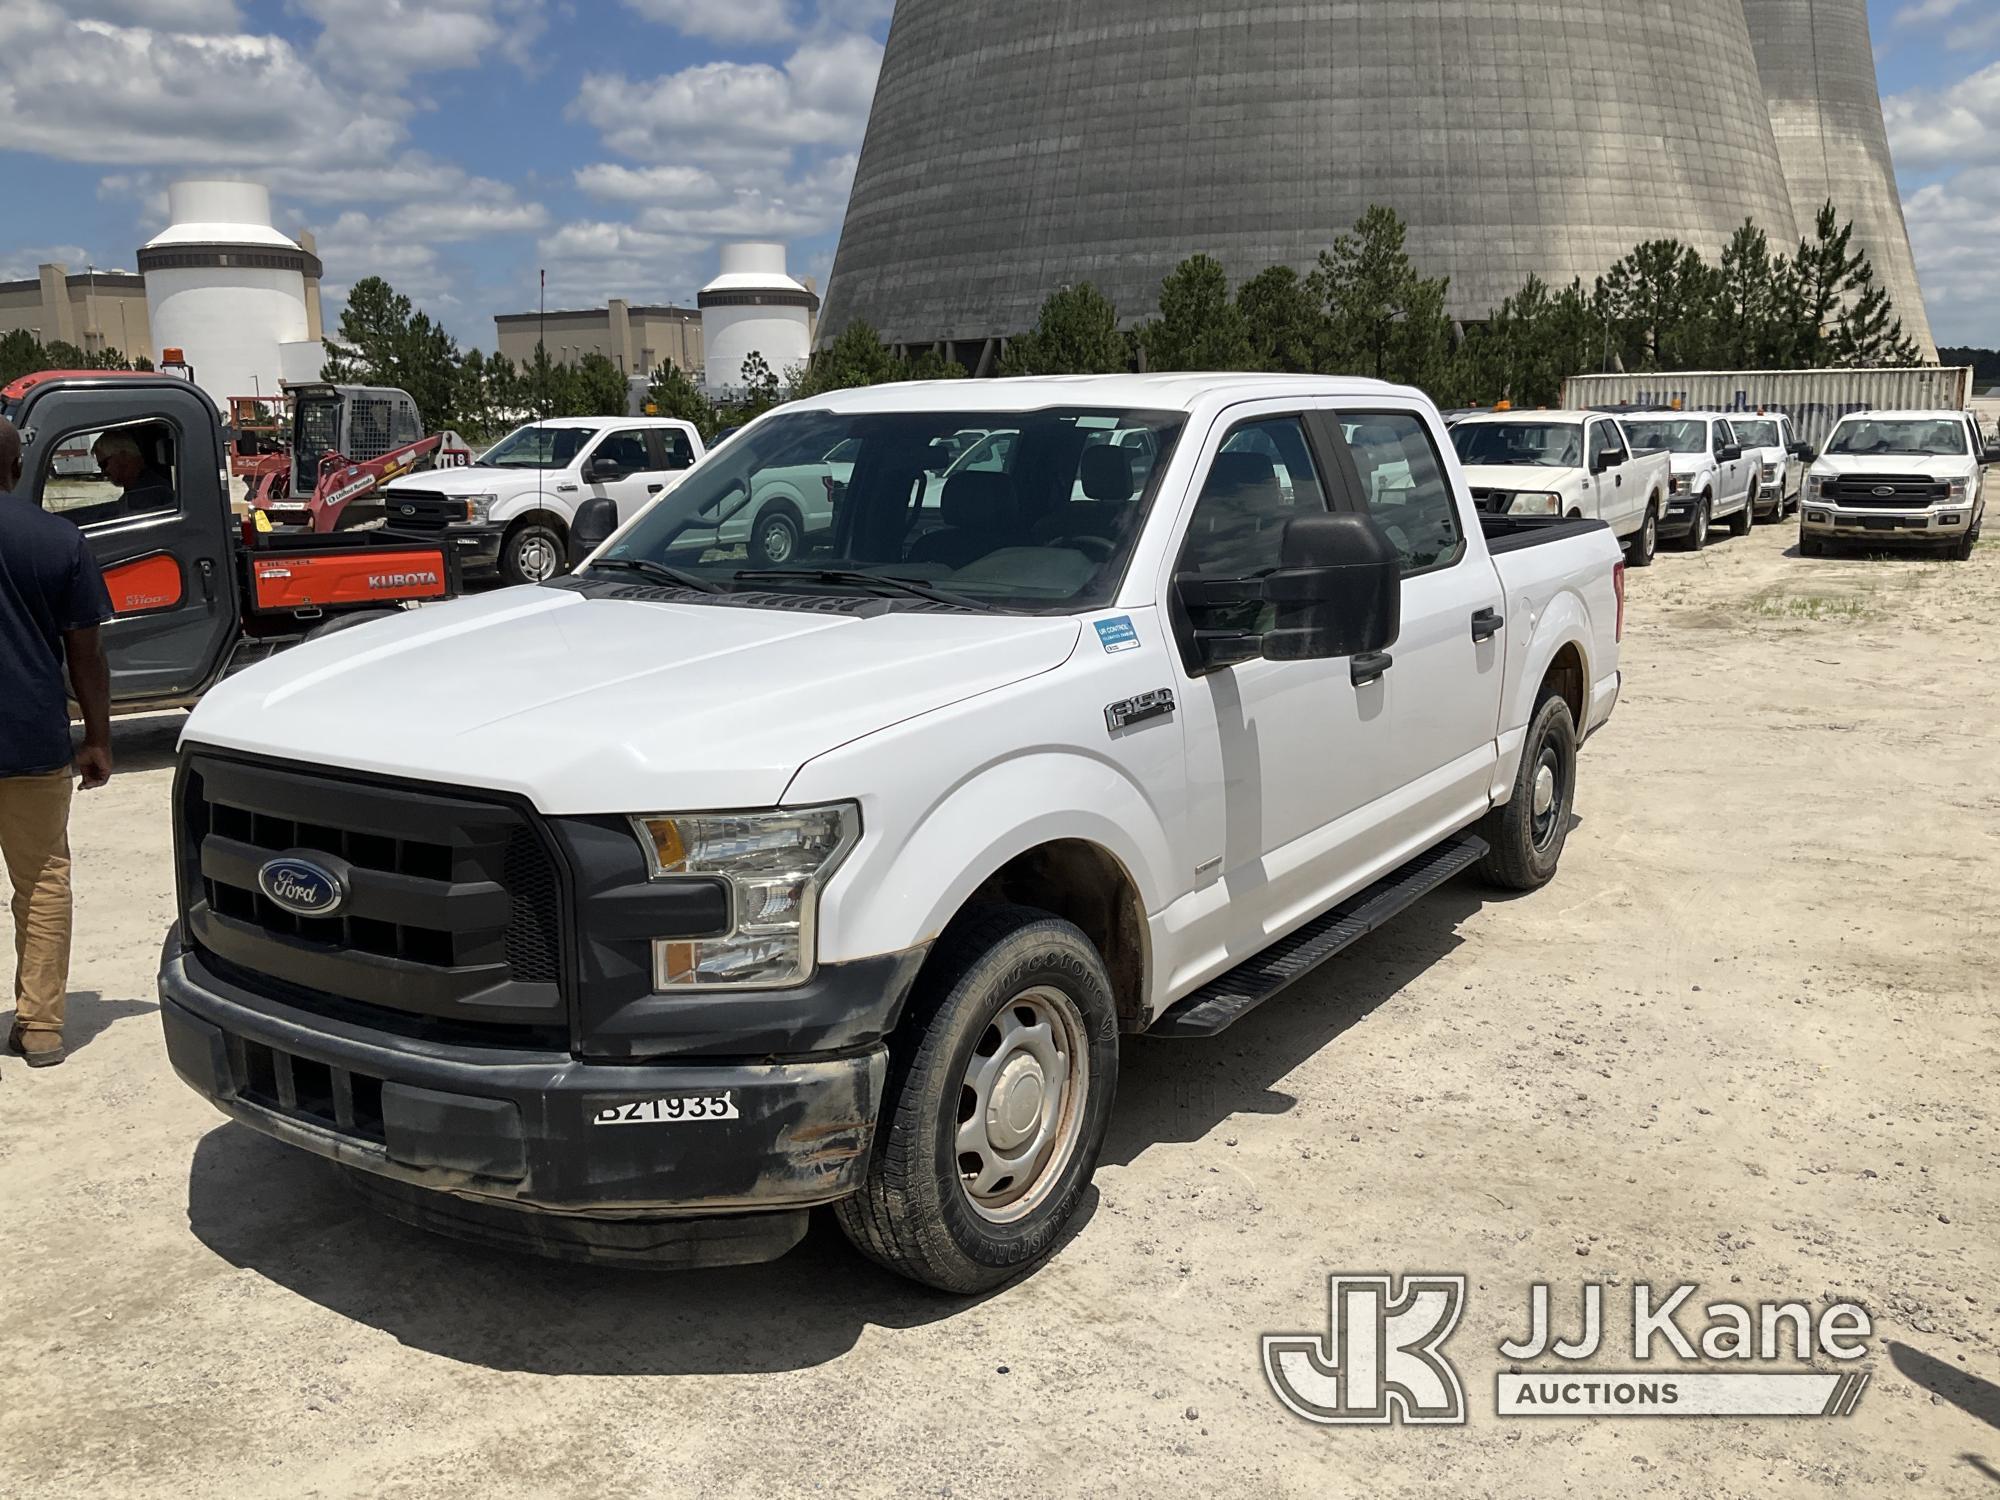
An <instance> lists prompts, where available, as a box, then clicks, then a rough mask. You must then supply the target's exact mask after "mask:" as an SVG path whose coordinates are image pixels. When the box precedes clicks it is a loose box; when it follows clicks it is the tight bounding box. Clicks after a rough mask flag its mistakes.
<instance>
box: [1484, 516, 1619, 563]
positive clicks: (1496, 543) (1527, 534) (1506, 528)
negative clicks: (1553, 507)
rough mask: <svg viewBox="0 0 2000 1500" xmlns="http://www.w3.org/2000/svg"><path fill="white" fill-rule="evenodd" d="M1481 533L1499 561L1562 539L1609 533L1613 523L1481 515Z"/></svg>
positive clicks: (1560, 518)
mask: <svg viewBox="0 0 2000 1500" xmlns="http://www.w3.org/2000/svg"><path fill="white" fill-rule="evenodd" d="M1479 529H1480V530H1481V531H1483V532H1485V533H1486V550H1487V551H1488V552H1491V553H1493V554H1494V555H1495V556H1496V557H1497V556H1499V555H1500V554H1501V553H1504V552H1519V551H1520V550H1521V549H1522V548H1523V547H1539V546H1541V545H1543V544H1544V543H1546V542H1553V541H1555V540H1557V539H1558V538H1560V537H1566V536H1585V535H1588V534H1589V533H1590V532H1593V531H1609V530H1610V529H1611V523H1610V522H1608V521H1581V520H1578V521H1572V520H1570V519H1568V518H1567V517H1565V516H1494V515H1487V514H1486V513H1484V512H1481V513H1480V517H1479Z"/></svg>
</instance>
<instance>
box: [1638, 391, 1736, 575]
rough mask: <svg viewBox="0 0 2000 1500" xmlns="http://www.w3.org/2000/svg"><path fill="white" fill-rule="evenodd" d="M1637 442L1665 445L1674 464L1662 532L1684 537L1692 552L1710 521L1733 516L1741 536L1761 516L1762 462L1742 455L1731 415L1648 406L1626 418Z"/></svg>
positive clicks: (1705, 535) (1704, 543)
mask: <svg viewBox="0 0 2000 1500" xmlns="http://www.w3.org/2000/svg"><path fill="white" fill-rule="evenodd" d="M1624 422H1625V431H1626V433H1627V434H1628V435H1629V436H1630V437H1631V439H1632V441H1633V442H1634V443H1637V444H1643V445H1644V446H1646V447H1648V448H1664V449H1666V450H1667V457H1668V459H1669V460H1670V461H1671V463H1672V465H1673V476H1672V479H1671V480H1670V481H1669V485H1668V498H1667V512H1666V514H1665V515H1664V516H1663V517H1662V518H1661V520H1660V535H1661V536H1664V537H1679V538H1683V539H1684V545H1685V546H1686V547H1687V549H1688V551H1690V552H1699V551H1701V549H1702V548H1703V547H1705V546H1707V545H1708V532H1709V527H1710V526H1711V525H1713V524H1714V523H1715V522H1717V521H1720V520H1722V519H1724V518H1725V517H1727V518H1728V520H1729V529H1730V531H1731V532H1732V533H1733V534H1735V535H1737V536H1744V535H1747V534H1748V533H1749V530H1750V528H1751V527H1752V526H1753V525H1755V524H1756V519H1757V493H1758V488H1759V483H1758V468H1757V464H1756V462H1755V461H1754V460H1752V459H1749V458H1747V457H1745V456H1744V453H1743V449H1742V446H1741V445H1740V444H1739V443H1738V442H1737V441H1736V433H1735V431H1734V430H1733V429H1732V428H1731V427H1730V425H1729V419H1728V418H1727V417H1721V416H1717V415H1715V414H1713V413H1709V412H1648V413H1645V414H1643V415H1638V416H1627V417H1625V418H1624Z"/></svg>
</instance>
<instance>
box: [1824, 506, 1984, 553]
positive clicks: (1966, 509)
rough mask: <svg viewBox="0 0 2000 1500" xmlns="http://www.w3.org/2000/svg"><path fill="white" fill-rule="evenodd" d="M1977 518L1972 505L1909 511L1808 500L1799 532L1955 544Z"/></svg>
mask: <svg viewBox="0 0 2000 1500" xmlns="http://www.w3.org/2000/svg"><path fill="white" fill-rule="evenodd" d="M1975 519H1976V514H1975V510H1974V506H1973V504H1971V503H1968V502H1965V501H1960V502H1959V503H1957V504H1955V505H1953V504H1945V505H1934V506H1929V507H1923V508H1914V509H1909V510H1877V509H1873V508H1865V509H1864V508H1861V507H1852V508H1848V509H1842V508H1841V507H1840V506H1838V505H1833V504H1830V503H1829V502H1827V501H1825V500H1807V501H1805V502H1804V503H1803V505H1802V506H1801V508H1800V511H1799V529H1800V530H1801V531H1802V532H1803V533H1804V534H1805V535H1807V536H1817V537H1833V538H1839V539H1841V540H1854V541H1869V542H1875V543H1879V544H1888V543H1891V542H1946V541H1957V540H1958V539H1959V538H1960V537H1962V536H1964V535H1965V533H1966V532H1967V531H1969V530H1970V529H1971V528H1972V526H1973V524H1974V521H1975Z"/></svg>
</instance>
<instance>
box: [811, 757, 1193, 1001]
mask: <svg viewBox="0 0 2000 1500" xmlns="http://www.w3.org/2000/svg"><path fill="white" fill-rule="evenodd" d="M893 801H894V799H892V798H890V797H883V796H876V797H870V798H864V799H863V800H862V813H861V819H862V828H863V830H864V831H863V837H862V842H861V847H860V848H858V849H856V851H855V854H854V857H852V858H850V859H849V861H848V862H847V864H846V865H844V866H843V867H842V868H841V870H840V873H839V874H838V875H837V876H836V877H835V879H834V881H833V883H832V884H831V885H830V886H829V887H828V889H827V892H826V896H825V898H824V900H823V901H822V903H821V908H820V912H821V920H820V957H821V959H822V960H823V961H826V962H836V961H840V960H843V959H847V958H852V957H859V956H862V955H866V954H877V953H893V952H898V951H900V950H902V949H905V948H911V947H915V946H917V945H918V944H920V943H928V942H930V941H932V940H934V939H935V938H936V937H937V935H938V933H939V932H941V931H942V930H943V929H944V927H945V924H946V923H948V922H949V921H950V920H951V919H952V917H953V916H954V915H955V914H956V913H957V912H958V911H959V909H960V908H961V907H963V906H964V905H965V903H966V901H967V900H968V899H969V898H970V897H971V895H972V893H973V892H974V891H976V890H977V889H978V888H979V887H980V886H981V885H982V884H984V883H985V882H986V881H987V880H988V879H990V878H991V877H992V875H993V874H994V873H995V872H996V871H997V870H999V869H1000V868H1001V867H1002V866H1003V865H1005V864H1006V863H1007V862H1008V861H1009V860H1011V859H1013V858H1014V857H1015V856H1017V855H1020V854H1025V853H1026V852H1027V851H1029V850H1030V849H1033V848H1036V847H1037V846H1039V845H1041V844H1046V843H1052V842H1055V841H1056V840H1059V839H1070V840H1080V841H1082V842H1085V843H1090V844H1094V845H1096V846H1097V847H1098V848H1100V849H1102V850H1103V851H1104V852H1105V853H1107V854H1109V855H1110V856H1111V858H1112V859H1114V860H1115V861H1117V863H1118V864H1119V865H1120V866H1121V867H1122V868H1123V869H1124V871H1125V873H1126V875H1127V877H1128V878H1129V879H1130V880H1131V882H1132V885H1133V887H1134V889H1135V890H1136V891H1137V892H1138V896H1139V901H1140V903H1141V905H1142V907H1143V908H1144V912H1148V913H1149V912H1154V911H1158V910H1159V909H1160V908H1161V907H1162V906H1163V905H1165V902H1166V892H1165V890H1164V880H1163V875H1164V872H1166V871H1167V870H1169V869H1171V868H1172V853H1171V846H1170V842H1169V838H1168V834H1167V830H1166V828H1165V827H1164V826H1163V824H1162V822H1161V817H1160V814H1159V813H1158V812H1157V811H1156V810H1155V809H1154V808H1153V807H1152V805H1151V804H1150V803H1149V802H1148V801H1147V799H1146V798H1145V796H1144V795H1143V794H1142V793H1141V791H1140V789H1139V787H1138V786H1137V784H1135V783H1134V782H1133V781H1132V780H1131V779H1129V778H1128V777H1127V776H1126V775H1124V774H1123V773H1122V772H1121V771H1120V770H1119V769H1118V768H1117V767H1115V766H1114V765H1112V764H1110V763H1109V762H1107V761H1104V760H1099V759H1095V758H1092V757H1090V756H1086V755H1080V754H1076V753H1073V752H1066V751H1056V750H1046V751H1039V752H1035V753H1031V754H1026V755H1020V756H1016V757H1014V758H1011V759H1008V760H1005V761H1002V762H999V763H997V764H994V765H990V766H988V767H986V768H984V769H982V770H980V771H978V772H975V773H974V774H973V775H971V776H970V777H968V778H967V779H965V780H963V781H961V782H959V783H958V784H957V785H956V786H954V787H952V788H951V789H950V790H949V791H948V792H946V793H945V794H944V795H943V796H942V797H940V798H938V799H937V800H935V801H934V802H933V803H932V804H931V805H930V806H928V807H926V808H924V809H922V810H921V811H918V812H915V813H914V814H912V813H910V812H904V813H902V814H901V815H900V816H899V815H898V812H897V810H896V808H895V807H894V806H893ZM1142 915H1143V913H1142ZM1142 925H1143V924H1142Z"/></svg>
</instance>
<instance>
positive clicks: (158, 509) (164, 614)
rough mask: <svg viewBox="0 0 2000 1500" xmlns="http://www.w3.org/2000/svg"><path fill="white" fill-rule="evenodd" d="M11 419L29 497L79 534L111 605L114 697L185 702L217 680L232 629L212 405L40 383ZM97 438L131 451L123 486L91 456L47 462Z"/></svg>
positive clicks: (136, 386) (171, 390)
mask: <svg viewBox="0 0 2000 1500" xmlns="http://www.w3.org/2000/svg"><path fill="white" fill-rule="evenodd" d="M21 419H22V422H23V424H24V426H25V429H26V431H27V433H28V434H30V435H31V437H30V442H29V444H28V449H27V452H26V454H25V462H24V465H23V468H24V472H25V474H26V476H27V483H28V484H30V485H32V486H33V488H32V490H31V492H30V493H31V494H32V496H33V498H34V499H35V500H36V501H37V502H38V503H39V504H40V505H41V506H42V508H43V509H44V510H49V511H54V512H56V513H57V514H59V515H63V516H66V517H67V518H68V519H69V520H71V521H73V522H75V523H76V524H77V526H78V527H79V528H80V529H81V530H82V532H83V534H84V538H85V540H86V541H87V542H88V544H89V546H90V552H91V556H93V557H94V558H95V559H96V560H97V565H98V567H99V568H100V569H102V570H103V573H104V581H105V585H106V587H107V588H108V589H109V590H110V593H111V602H112V605H113V607H114V608H115V609H116V610H117V615H116V617H115V618H114V619H112V620H111V621H110V622H109V623H108V624H107V625H105V627H104V632H103V639H104V647H105V655H106V657H107V658H108V659H109V661H110V665H111V699H112V702H113V704H114V705H117V706H119V707H130V706H134V705H137V704H141V703H155V702H158V703H172V702H177V701H181V700H185V699H189V698H192V697H194V696H196V695H197V694H199V693H200V692H201V691H202V690H203V689H204V688H206V687H207V686H208V685H209V684H210V683H212V682H213V681H214V680H215V679H216V678H217V677H218V676H220V675H221V672H222V669H223V666H224V664H225V663H226V662H227V660H228V657H229V652H230V650H231V648H232V647H233V646H234V645H235V642H236V638H237V635H238V633H239V629H240V615H239V611H238V605H237V598H236V586H235V580H234V577H233V575H232V574H231V571H230V567H231V557H232V552H233V548H234V545H235V537H234V530H233V526H234V522H233V519H232V517H231V515H230V511H229V506H228V503H227V501H226V499H225V497H224V493H223V483H224V481H223V471H222V464H223V454H222V452H221V449H220V447H219V446H218V436H217V417H216V413H215V409H214V407H213V406H212V405H210V403H209V400H208V398H207V396H205V395H203V394H202V392H201V391H200V389H199V388H197V387H195V386H192V385H187V384H185V383H183V382H180V381H174V380H168V379H162V380H161V381H159V382H157V383H154V382H144V383H130V384H122V385H121V383H119V382H114V381H106V382H105V383H104V384H102V385H89V384H81V383H79V384H75V385H69V384H65V385H62V386H58V387H55V388H52V389H49V390H47V391H46V392H45V393H41V394H39V395H38V396H37V397H36V398H35V399H33V400H32V401H30V402H29V403H27V404H26V405H25V406H24V408H23V410H22V413H21ZM106 439H108V440H109V444H108V446H109V447H110V448H112V449H126V448H127V445H128V444H129V445H131V446H133V447H136V448H137V449H138V463H139V465H140V472H139V473H138V474H137V475H136V476H134V477H130V478H128V480H127V482H126V483H124V484H120V483H118V482H116V481H114V480H113V479H112V478H111V477H110V476H109V475H107V474H106V473H105V472H103V471H102V470H101V469H100V467H99V464H98V461H97V460H96V458H95V457H92V458H91V459H90V461H89V462H87V463H85V464H83V465H82V466H81V468H80V469H79V466H78V465H77V464H75V463H73V462H65V463H64V464H63V465H62V468H61V470H60V471H59V470H58V468H57V466H56V464H55V456H56V454H57V452H58V451H61V452H62V453H63V454H64V455H66V456H69V455H74V454H77V453H86V454H89V453H91V452H92V450H94V449H98V448H100V446H102V445H103V444H104V440H106ZM129 460H130V454H129V449H127V452H126V459H125V460H124V461H125V462H129ZM112 462H113V463H114V465H117V464H119V463H120V462H121V461H120V460H117V459H113V460H112ZM65 471H74V472H65Z"/></svg>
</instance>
